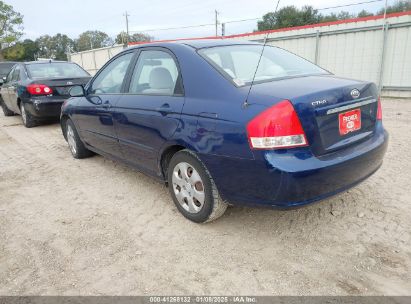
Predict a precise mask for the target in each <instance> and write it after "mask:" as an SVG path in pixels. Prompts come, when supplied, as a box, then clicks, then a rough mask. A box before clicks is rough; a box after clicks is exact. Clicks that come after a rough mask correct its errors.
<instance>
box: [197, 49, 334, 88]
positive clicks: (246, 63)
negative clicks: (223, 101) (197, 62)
mask: <svg viewBox="0 0 411 304" xmlns="http://www.w3.org/2000/svg"><path fill="white" fill-rule="evenodd" d="M263 50H264V51H263ZM199 54H200V55H201V56H203V57H204V58H205V59H206V60H207V61H208V62H210V63H211V64H212V65H213V66H214V67H215V68H216V69H217V70H219V71H220V72H222V74H223V75H225V76H226V77H227V78H229V79H231V80H232V81H233V82H234V83H235V84H236V85H238V86H243V85H247V84H250V83H251V82H252V80H253V78H254V74H255V81H256V82H265V81H273V80H276V79H281V78H285V77H294V76H295V77H298V76H304V75H312V74H328V72H327V71H325V70H323V69H321V68H320V67H319V66H316V65H315V64H313V63H311V62H309V61H307V60H305V59H303V58H301V57H299V56H297V55H294V54H292V53H290V52H287V51H286V50H283V49H280V48H277V47H272V46H268V45H267V46H266V47H265V48H264V49H263V46H262V45H258V44H256V45H228V46H220V47H212V48H206V49H202V50H200V51H199ZM261 54H262V56H261ZM260 57H261V61H260ZM259 62H260V64H258V63H259ZM257 66H258V71H257V72H256V69H257Z"/></svg>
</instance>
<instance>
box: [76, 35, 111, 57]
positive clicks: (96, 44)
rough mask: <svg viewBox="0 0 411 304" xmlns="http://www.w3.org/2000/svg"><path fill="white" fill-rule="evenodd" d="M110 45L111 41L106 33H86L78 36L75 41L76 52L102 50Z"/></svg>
mask: <svg viewBox="0 0 411 304" xmlns="http://www.w3.org/2000/svg"><path fill="white" fill-rule="evenodd" d="M112 44H113V40H112V39H111V38H110V37H109V36H108V35H107V34H106V33H104V32H101V31H87V32H84V33H82V34H80V36H79V37H78V39H77V40H76V50H77V51H79V52H81V51H87V50H91V49H98V48H102V47H105V46H109V45H112Z"/></svg>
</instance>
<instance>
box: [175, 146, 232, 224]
mask: <svg viewBox="0 0 411 304" xmlns="http://www.w3.org/2000/svg"><path fill="white" fill-rule="evenodd" d="M167 180H168V188H169V191H170V194H171V197H172V198H173V201H174V203H175V205H176V207H177V209H178V210H179V211H180V212H181V213H182V214H183V216H184V217H186V218H187V219H189V220H191V221H193V222H195V223H206V222H211V221H214V220H216V219H218V218H219V217H220V216H222V215H223V214H224V212H225V210H226V209H227V203H225V202H224V201H223V200H222V199H221V197H220V195H219V194H218V190H217V187H216V185H215V183H214V180H213V179H212V177H211V175H210V173H209V172H208V170H207V168H206V167H205V166H204V164H203V163H202V162H201V160H200V159H199V158H198V156H197V155H196V154H195V153H193V152H191V151H189V150H182V151H179V152H177V153H176V154H174V156H173V157H172V159H171V161H170V163H169V166H168V170H167Z"/></svg>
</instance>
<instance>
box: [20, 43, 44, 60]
mask: <svg viewBox="0 0 411 304" xmlns="http://www.w3.org/2000/svg"><path fill="white" fill-rule="evenodd" d="M22 45H23V47H24V58H23V60H24V61H33V60H36V59H37V57H38V53H39V51H40V49H39V46H38V45H37V43H36V42H35V41H33V40H31V39H25V40H24V41H23V42H22Z"/></svg>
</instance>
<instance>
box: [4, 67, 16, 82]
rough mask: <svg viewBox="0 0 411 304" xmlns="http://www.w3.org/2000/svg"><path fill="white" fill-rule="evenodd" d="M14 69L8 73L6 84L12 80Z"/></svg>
mask: <svg viewBox="0 0 411 304" xmlns="http://www.w3.org/2000/svg"><path fill="white" fill-rule="evenodd" d="M15 69H16V68H13V69H12V70H11V71H10V72H9V74H8V75H7V78H6V82H10V81H11V80H12V78H13V74H14V70H15Z"/></svg>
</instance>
